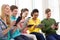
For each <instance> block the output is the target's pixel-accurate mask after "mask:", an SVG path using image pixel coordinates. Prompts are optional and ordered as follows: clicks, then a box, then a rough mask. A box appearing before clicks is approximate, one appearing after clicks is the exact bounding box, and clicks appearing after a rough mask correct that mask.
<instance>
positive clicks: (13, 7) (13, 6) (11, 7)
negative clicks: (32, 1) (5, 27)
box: [10, 5, 18, 11]
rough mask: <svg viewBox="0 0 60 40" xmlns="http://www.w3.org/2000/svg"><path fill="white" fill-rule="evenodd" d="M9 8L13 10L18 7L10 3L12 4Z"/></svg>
mask: <svg viewBox="0 0 60 40" xmlns="http://www.w3.org/2000/svg"><path fill="white" fill-rule="evenodd" d="M10 9H11V11H13V10H14V9H18V7H17V6H16V5H12V6H10Z"/></svg>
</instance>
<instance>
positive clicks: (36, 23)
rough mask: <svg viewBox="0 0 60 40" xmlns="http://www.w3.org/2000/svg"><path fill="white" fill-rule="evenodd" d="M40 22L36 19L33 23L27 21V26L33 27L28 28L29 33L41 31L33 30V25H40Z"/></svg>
mask: <svg viewBox="0 0 60 40" xmlns="http://www.w3.org/2000/svg"><path fill="white" fill-rule="evenodd" d="M40 23H41V21H40V20H39V19H38V18H37V19H36V20H35V21H34V20H33V19H32V18H30V20H29V21H28V25H33V26H32V27H31V28H29V29H28V30H29V32H30V33H31V32H39V31H40V30H41V29H40V28H35V25H38V24H40Z"/></svg>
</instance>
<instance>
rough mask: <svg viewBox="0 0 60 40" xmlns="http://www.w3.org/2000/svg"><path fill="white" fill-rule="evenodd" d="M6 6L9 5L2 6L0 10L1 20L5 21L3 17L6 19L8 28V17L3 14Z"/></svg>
mask: <svg viewBox="0 0 60 40" xmlns="http://www.w3.org/2000/svg"><path fill="white" fill-rule="evenodd" d="M7 6H9V5H7V4H4V5H2V8H1V19H2V20H3V21H5V20H4V17H6V24H7V25H8V26H10V15H6V14H5V13H4V12H5V11H4V9H5V8H6V7H7Z"/></svg>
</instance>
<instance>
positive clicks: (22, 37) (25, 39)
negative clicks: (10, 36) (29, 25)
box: [14, 35, 31, 40]
mask: <svg viewBox="0 0 60 40" xmlns="http://www.w3.org/2000/svg"><path fill="white" fill-rule="evenodd" d="M14 40H31V39H30V38H28V37H27V36H25V35H20V36H17V37H15V38H14Z"/></svg>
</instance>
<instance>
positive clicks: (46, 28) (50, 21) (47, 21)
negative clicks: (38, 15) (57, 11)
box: [41, 18, 56, 35]
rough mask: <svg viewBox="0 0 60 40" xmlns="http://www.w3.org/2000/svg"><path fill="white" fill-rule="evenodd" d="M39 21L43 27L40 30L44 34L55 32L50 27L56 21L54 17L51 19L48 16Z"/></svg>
mask: <svg viewBox="0 0 60 40" xmlns="http://www.w3.org/2000/svg"><path fill="white" fill-rule="evenodd" d="M41 23H43V24H44V28H43V29H42V31H43V32H44V33H45V34H46V35H48V34H54V33H56V30H53V29H52V28H51V26H52V25H53V24H54V23H56V21H55V20H54V19H52V18H50V19H44V20H42V22H41Z"/></svg>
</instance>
